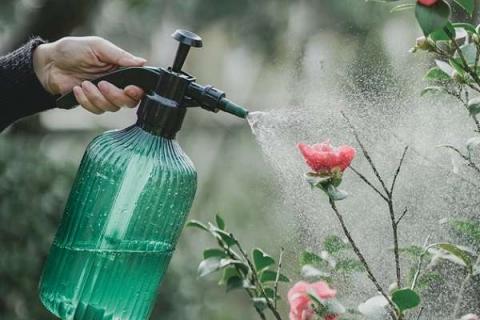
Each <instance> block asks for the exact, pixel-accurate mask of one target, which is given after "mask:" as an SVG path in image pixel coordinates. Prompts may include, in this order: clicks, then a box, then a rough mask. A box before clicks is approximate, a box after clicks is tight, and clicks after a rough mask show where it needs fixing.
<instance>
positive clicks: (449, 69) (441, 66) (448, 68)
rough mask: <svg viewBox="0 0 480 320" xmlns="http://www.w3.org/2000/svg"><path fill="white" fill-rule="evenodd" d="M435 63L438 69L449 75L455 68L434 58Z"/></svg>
mask: <svg viewBox="0 0 480 320" xmlns="http://www.w3.org/2000/svg"><path fill="white" fill-rule="evenodd" d="M435 64H436V65H437V67H438V68H439V69H440V70H442V72H443V73H445V74H446V75H448V76H449V77H451V76H452V74H453V71H455V69H454V68H453V67H452V66H451V65H450V64H448V63H447V62H445V61H442V60H435Z"/></svg>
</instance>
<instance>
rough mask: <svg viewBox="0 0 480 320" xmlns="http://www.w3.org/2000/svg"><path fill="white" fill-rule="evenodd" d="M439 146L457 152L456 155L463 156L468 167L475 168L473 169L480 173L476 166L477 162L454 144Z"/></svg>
mask: <svg viewBox="0 0 480 320" xmlns="http://www.w3.org/2000/svg"><path fill="white" fill-rule="evenodd" d="M441 147H444V148H447V149H451V150H453V151H455V152H456V153H458V155H459V156H460V157H462V158H463V160H465V161H466V162H467V163H468V166H469V167H470V168H473V169H475V171H477V172H478V173H480V168H479V167H478V166H477V164H476V163H475V162H473V161H472V159H470V157H468V156H467V155H465V154H463V152H462V151H460V150H459V149H458V148H456V147H454V146H451V145H442V146H441Z"/></svg>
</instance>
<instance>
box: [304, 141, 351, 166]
mask: <svg viewBox="0 0 480 320" xmlns="http://www.w3.org/2000/svg"><path fill="white" fill-rule="evenodd" d="M298 149H300V152H301V153H302V155H303V158H304V159H305V162H306V163H307V164H308V166H309V167H310V168H312V170H313V171H315V172H317V173H326V174H330V173H331V172H332V171H333V170H334V169H339V170H340V171H341V172H343V171H345V169H347V168H348V166H349V165H350V163H351V162H352V160H353V158H355V154H356V150H355V149H354V148H353V147H351V146H347V145H343V146H340V147H338V148H334V147H333V146H332V145H331V144H330V142H329V141H328V140H327V141H325V142H322V143H317V144H314V145H312V146H310V145H308V144H304V143H299V144H298Z"/></svg>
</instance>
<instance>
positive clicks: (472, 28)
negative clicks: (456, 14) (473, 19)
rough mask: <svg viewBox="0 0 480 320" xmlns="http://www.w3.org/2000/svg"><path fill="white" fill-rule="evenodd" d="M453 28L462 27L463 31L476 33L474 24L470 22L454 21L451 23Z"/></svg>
mask: <svg viewBox="0 0 480 320" xmlns="http://www.w3.org/2000/svg"><path fill="white" fill-rule="evenodd" d="M452 25H453V27H454V28H463V29H465V31H467V32H470V33H477V30H475V26H474V25H473V24H470V23H464V22H455V23H452Z"/></svg>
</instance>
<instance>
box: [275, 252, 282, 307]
mask: <svg viewBox="0 0 480 320" xmlns="http://www.w3.org/2000/svg"><path fill="white" fill-rule="evenodd" d="M283 251H284V249H283V248H281V249H280V256H279V257H278V267H277V275H276V277H275V284H274V286H273V306H274V307H275V309H277V292H278V281H279V280H280V271H281V270H282V259H283Z"/></svg>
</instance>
